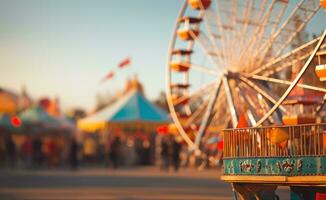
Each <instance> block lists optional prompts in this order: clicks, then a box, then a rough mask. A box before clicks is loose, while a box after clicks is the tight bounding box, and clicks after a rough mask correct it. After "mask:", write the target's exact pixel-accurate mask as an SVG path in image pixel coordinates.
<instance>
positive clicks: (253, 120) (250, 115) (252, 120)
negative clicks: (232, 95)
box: [236, 81, 257, 126]
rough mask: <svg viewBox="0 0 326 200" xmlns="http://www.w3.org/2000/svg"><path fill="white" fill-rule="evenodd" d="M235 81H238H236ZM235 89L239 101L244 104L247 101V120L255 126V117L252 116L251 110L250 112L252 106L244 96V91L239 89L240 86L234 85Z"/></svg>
mask: <svg viewBox="0 0 326 200" xmlns="http://www.w3.org/2000/svg"><path fill="white" fill-rule="evenodd" d="M237 83H238V81H237ZM238 85H239V84H238ZM236 91H237V92H239V94H240V95H239V98H240V100H241V102H242V103H244V104H246V102H247V105H248V108H247V112H246V114H247V116H248V119H249V121H250V124H251V125H252V126H255V124H256V123H257V121H256V119H255V117H254V114H253V112H252V110H254V109H253V107H252V106H251V104H250V103H249V102H248V99H247V98H246V95H245V94H244V92H243V91H242V90H241V89H240V87H236Z"/></svg>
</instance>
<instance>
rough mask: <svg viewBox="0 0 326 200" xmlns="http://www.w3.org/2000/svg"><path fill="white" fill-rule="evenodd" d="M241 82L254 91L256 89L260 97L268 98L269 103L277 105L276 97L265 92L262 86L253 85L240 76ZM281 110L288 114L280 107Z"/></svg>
mask: <svg viewBox="0 0 326 200" xmlns="http://www.w3.org/2000/svg"><path fill="white" fill-rule="evenodd" d="M239 78H240V80H241V81H243V82H244V83H245V84H247V85H248V86H250V87H251V88H252V89H254V90H255V91H256V92H258V93H259V94H260V95H262V96H263V97H264V98H266V99H267V100H268V101H270V102H272V103H273V104H274V105H275V104H276V103H277V101H276V100H275V98H274V97H272V96H270V95H269V94H268V93H267V92H266V91H265V90H263V89H262V88H261V86H258V85H257V84H255V83H253V82H252V81H250V80H249V79H247V78H246V77H244V76H242V75H240V77H239ZM279 108H280V110H282V111H283V112H285V113H286V112H287V111H286V109H285V108H284V107H283V106H282V105H280V106H279Z"/></svg>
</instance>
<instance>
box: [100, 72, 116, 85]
mask: <svg viewBox="0 0 326 200" xmlns="http://www.w3.org/2000/svg"><path fill="white" fill-rule="evenodd" d="M113 77H114V72H113V71H111V72H109V73H108V74H107V75H106V76H105V77H103V79H102V80H101V82H104V81H106V80H109V79H111V78H113Z"/></svg>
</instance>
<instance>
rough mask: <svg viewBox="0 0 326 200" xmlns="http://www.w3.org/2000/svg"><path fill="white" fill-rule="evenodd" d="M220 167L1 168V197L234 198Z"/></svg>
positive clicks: (33, 199)
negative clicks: (198, 169) (181, 168)
mask: <svg viewBox="0 0 326 200" xmlns="http://www.w3.org/2000/svg"><path fill="white" fill-rule="evenodd" d="M218 177H219V172H218V171H217V170H205V171H197V170H194V169H185V170H182V171H180V172H178V173H174V172H172V171H171V172H161V171H160V170H159V169H157V168H154V167H146V168H136V169H118V170H112V169H99V168H97V169H94V168H93V169H82V170H79V171H69V170H59V171H56V170H39V171H35V170H32V171H26V170H1V171H0V199H6V200H20V199H24V200H39V199H42V200H43V199H44V200H54V199H55V200H61V199H67V200H72V199H79V200H84V199H91V200H97V199H98V200H100V199H114V200H172V199H180V200H186V199H187V200H195V199H196V200H211V199H216V200H221V199H232V192H231V188H230V187H229V184H226V183H223V182H221V181H219V179H218Z"/></svg>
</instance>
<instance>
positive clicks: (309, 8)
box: [257, 0, 319, 66]
mask: <svg viewBox="0 0 326 200" xmlns="http://www.w3.org/2000/svg"><path fill="white" fill-rule="evenodd" d="M318 10H319V4H318V2H317V1H315V0H311V1H304V0H301V1H300V3H299V4H298V5H297V6H296V8H295V9H294V10H293V12H292V13H291V14H290V16H289V17H288V18H287V19H286V20H285V22H284V23H283V24H282V26H281V28H280V29H279V30H278V31H277V32H276V33H275V34H273V35H272V37H271V38H270V39H269V41H268V42H267V43H265V45H264V46H263V47H262V49H260V51H259V52H262V54H261V56H260V60H259V61H258V63H257V64H258V66H259V65H261V63H262V62H263V61H264V60H266V55H267V54H268V53H269V52H270V51H271V50H272V47H274V49H277V52H276V53H274V54H273V56H276V57H277V56H279V55H280V54H281V53H282V52H283V50H284V49H285V48H286V47H287V46H288V45H289V44H290V43H291V41H292V40H293V39H294V38H295V36H296V35H297V34H298V33H299V32H300V31H301V30H302V29H303V28H304V26H305V25H306V24H307V23H308V22H309V20H310V19H311V18H312V17H313V15H314V14H315V13H316V12H317V11H318ZM257 52H258V51H257Z"/></svg>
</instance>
